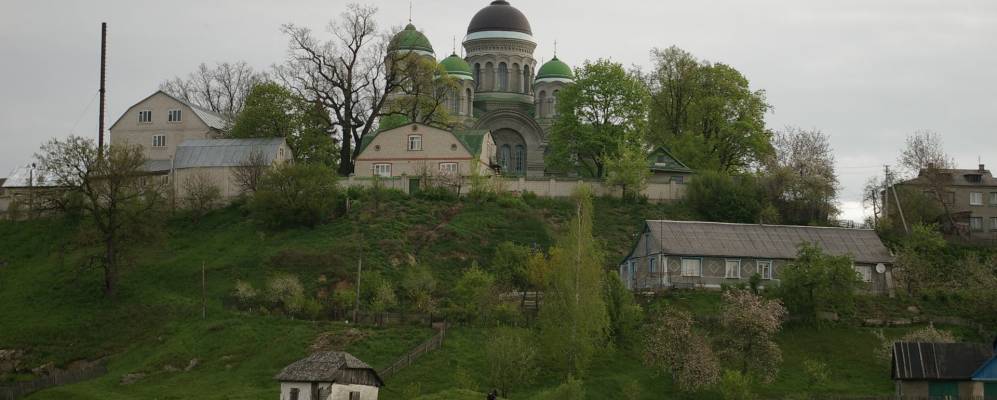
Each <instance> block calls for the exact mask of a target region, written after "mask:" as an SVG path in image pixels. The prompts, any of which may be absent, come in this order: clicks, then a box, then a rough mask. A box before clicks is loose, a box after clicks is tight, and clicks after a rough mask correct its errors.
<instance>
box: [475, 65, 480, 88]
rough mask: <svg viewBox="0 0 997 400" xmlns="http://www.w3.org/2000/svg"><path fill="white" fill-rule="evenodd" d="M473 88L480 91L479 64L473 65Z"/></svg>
mask: <svg viewBox="0 0 997 400" xmlns="http://www.w3.org/2000/svg"><path fill="white" fill-rule="evenodd" d="M474 87H475V88H477V89H478V90H480V89H481V64H474Z"/></svg>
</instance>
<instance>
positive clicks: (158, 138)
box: [110, 90, 294, 200]
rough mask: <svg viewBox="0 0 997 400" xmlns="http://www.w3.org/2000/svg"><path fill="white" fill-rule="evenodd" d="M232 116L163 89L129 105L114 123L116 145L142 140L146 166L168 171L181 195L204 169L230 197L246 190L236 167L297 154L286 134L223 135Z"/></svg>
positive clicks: (269, 162)
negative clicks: (236, 175)
mask: <svg viewBox="0 0 997 400" xmlns="http://www.w3.org/2000/svg"><path fill="white" fill-rule="evenodd" d="M227 130H228V122H227V121H226V119H225V118H224V117H223V116H222V115H221V114H218V113H216V112H213V111H210V110H207V109H204V108H202V107H198V106H196V105H193V104H190V103H188V102H185V101H183V100H181V99H178V98H176V97H174V96H171V95H170V94H168V93H166V92H163V91H161V90H160V91H157V92H156V93H153V94H152V95H150V96H149V97H146V98H145V99H142V100H141V101H139V102H138V103H136V104H135V105H133V106H131V107H130V108H128V110H127V111H125V113H124V115H122V116H121V117H120V118H118V120H117V121H116V122H115V123H114V124H113V125H111V128H110V132H111V140H110V143H111V145H130V146H136V145H137V146H141V147H142V150H143V154H144V155H145V157H146V158H147V159H148V161H147V162H146V166H145V169H146V171H147V172H149V173H151V174H154V175H162V176H166V177H167V178H168V180H169V182H170V186H171V190H172V191H173V194H174V195H175V196H176V197H177V198H183V197H184V196H185V194H186V193H185V186H186V185H185V182H187V181H188V180H189V179H191V178H193V177H195V176H197V175H203V176H204V177H206V178H207V179H208V180H209V182H210V183H211V184H212V185H214V186H216V187H218V188H219V189H220V190H221V193H222V197H223V199H225V200H230V199H232V198H234V197H236V196H238V195H239V194H241V192H242V188H241V187H240V186H239V185H238V183H237V182H236V181H235V179H234V171H235V169H236V168H238V167H240V166H242V165H245V164H247V163H249V162H250V159H251V156H253V155H255V154H259V155H261V156H262V161H264V162H265V163H266V165H277V164H282V163H285V162H290V161H291V160H293V159H294V157H293V155H292V154H291V149H290V147H288V146H287V142H286V141H285V140H284V139H283V138H261V139H222V138H223V137H224V136H225V134H226V132H227Z"/></svg>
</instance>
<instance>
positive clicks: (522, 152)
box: [516, 145, 526, 174]
mask: <svg viewBox="0 0 997 400" xmlns="http://www.w3.org/2000/svg"><path fill="white" fill-rule="evenodd" d="M525 170H526V148H525V147H523V145H516V173H518V174H522V173H523V171H525Z"/></svg>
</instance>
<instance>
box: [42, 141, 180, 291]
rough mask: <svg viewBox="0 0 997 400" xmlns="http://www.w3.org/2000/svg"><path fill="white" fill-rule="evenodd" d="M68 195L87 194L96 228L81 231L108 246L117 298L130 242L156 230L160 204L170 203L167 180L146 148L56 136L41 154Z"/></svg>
mask: <svg viewBox="0 0 997 400" xmlns="http://www.w3.org/2000/svg"><path fill="white" fill-rule="evenodd" d="M35 157H36V158H37V159H38V161H39V163H40V164H41V166H42V168H43V169H45V170H46V171H48V172H49V173H50V174H51V176H52V177H53V178H54V179H55V180H56V183H57V185H58V186H59V187H63V188H67V189H66V190H67V193H66V195H67V196H72V195H78V196H81V197H82V199H83V200H82V201H81V202H80V205H81V207H82V209H83V211H84V215H85V216H86V217H87V219H88V221H89V222H90V223H91V224H92V226H93V228H94V229H95V231H96V232H94V233H93V234H85V235H81V237H85V238H87V240H93V241H95V242H97V241H99V243H100V244H101V245H102V247H103V251H102V254H101V256H99V257H98V258H99V259H100V260H101V262H102V264H103V269H104V295H105V296H107V297H113V296H114V294H115V291H116V289H117V282H118V276H119V271H120V268H121V264H122V263H123V260H124V257H125V253H126V251H127V250H129V248H130V246H132V245H134V244H135V243H139V242H141V240H142V239H144V238H149V237H152V236H154V235H155V234H156V232H157V229H156V228H155V226H156V225H155V222H156V221H157V219H156V216H157V215H158V214H159V213H158V212H156V210H157V209H159V208H160V207H163V206H164V205H165V200H164V198H163V195H162V194H163V192H164V189H165V188H164V186H165V181H163V180H162V179H159V178H158V177H151V176H148V175H147V174H145V173H144V170H143V166H144V164H145V161H146V160H145V157H144V156H143V155H142V149H141V147H138V146H134V147H125V146H110V147H108V148H107V149H105V150H104V151H103V152H101V151H100V150H99V149H98V147H97V146H96V145H95V144H94V142H93V140H92V139H87V138H81V137H76V136H71V137H69V138H67V139H65V140H60V139H53V140H51V141H49V142H48V143H46V144H45V145H43V146H42V148H41V153H40V154H37V155H36V156H35Z"/></svg>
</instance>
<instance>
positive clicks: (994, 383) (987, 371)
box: [973, 338, 997, 400]
mask: <svg viewBox="0 0 997 400" xmlns="http://www.w3.org/2000/svg"><path fill="white" fill-rule="evenodd" d="M993 349H994V351H993V356H992V357H990V360H988V361H987V362H985V363H983V366H981V367H980V368H979V369H977V370H976V372H974V373H973V381H975V382H979V383H980V384H982V385H983V398H984V399H985V400H997V338H995V339H994V344H993Z"/></svg>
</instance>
